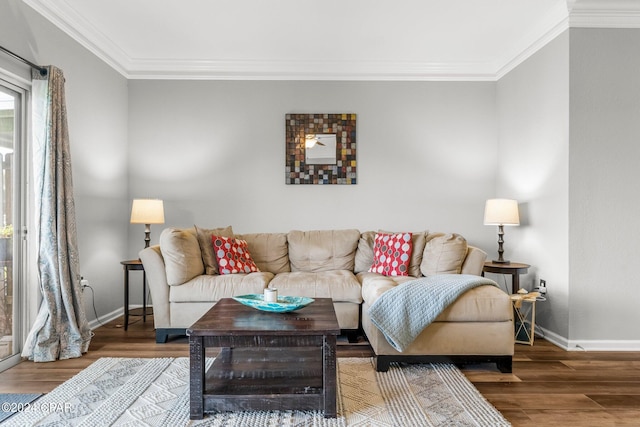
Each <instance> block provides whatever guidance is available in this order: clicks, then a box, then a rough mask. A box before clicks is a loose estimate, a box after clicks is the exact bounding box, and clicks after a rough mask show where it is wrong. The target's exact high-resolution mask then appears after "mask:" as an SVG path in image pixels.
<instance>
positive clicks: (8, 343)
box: [0, 79, 25, 370]
mask: <svg viewBox="0 0 640 427" xmlns="http://www.w3.org/2000/svg"><path fill="white" fill-rule="evenodd" d="M24 97H25V92H24V90H22V89H21V88H19V87H16V86H14V85H12V84H10V83H8V82H6V81H4V80H2V79H0V370H1V369H3V368H6V367H8V366H10V365H11V364H12V363H11V359H13V360H16V361H17V360H18V359H19V357H18V355H19V353H20V351H21V348H20V346H21V337H22V324H21V323H22V321H21V319H22V312H23V305H22V304H23V303H24V301H22V298H21V295H22V292H21V277H22V274H21V272H22V268H21V265H22V259H21V258H22V256H21V253H22V250H21V248H22V244H21V239H20V236H21V234H22V233H21V232H20V231H21V230H22V220H21V218H22V211H23V209H22V208H21V206H22V200H23V197H22V194H23V192H22V182H23V180H22V175H21V169H22V167H21V157H22V156H21V149H22V148H23V146H24V144H23V140H24V136H25V135H24V134H25V132H24V129H25V126H24V124H25V108H24Z"/></svg>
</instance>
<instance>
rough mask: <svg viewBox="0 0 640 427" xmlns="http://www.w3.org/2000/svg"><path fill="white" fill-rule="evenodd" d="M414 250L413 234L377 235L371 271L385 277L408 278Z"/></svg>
mask: <svg viewBox="0 0 640 427" xmlns="http://www.w3.org/2000/svg"><path fill="white" fill-rule="evenodd" d="M412 249H413V243H412V241H411V233H397V234H386V233H377V234H376V237H375V239H374V241H373V264H372V265H371V268H370V269H369V271H370V272H372V273H378V274H382V275H383V276H408V275H409V262H410V260H411V251H412Z"/></svg>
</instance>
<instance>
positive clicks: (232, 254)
mask: <svg viewBox="0 0 640 427" xmlns="http://www.w3.org/2000/svg"><path fill="white" fill-rule="evenodd" d="M212 241H213V250H214V252H215V254H216V261H218V271H219V272H220V274H238V273H255V272H257V271H259V270H258V267H257V266H256V263H255V262H253V258H251V253H250V252H249V249H247V242H245V241H244V240H240V239H236V238H235V237H223V236H213V238H212Z"/></svg>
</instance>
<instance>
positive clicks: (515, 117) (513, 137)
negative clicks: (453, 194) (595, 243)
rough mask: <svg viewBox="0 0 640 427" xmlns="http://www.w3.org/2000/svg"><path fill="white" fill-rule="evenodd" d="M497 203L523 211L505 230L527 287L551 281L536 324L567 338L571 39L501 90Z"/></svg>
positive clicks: (516, 73)
mask: <svg viewBox="0 0 640 427" xmlns="http://www.w3.org/2000/svg"><path fill="white" fill-rule="evenodd" d="M497 105H498V108H497V110H498V141H499V143H498V150H499V153H498V158H499V159H500V161H499V165H498V184H497V192H496V194H497V196H499V197H505V198H513V199H516V200H518V202H519V203H520V214H521V225H520V226H519V227H506V228H505V242H506V243H505V245H506V247H507V249H510V250H511V251H512V256H511V257H510V259H511V260H513V261H519V262H524V263H527V264H530V265H531V266H532V268H531V269H530V270H529V274H528V275H527V276H526V277H524V278H521V280H522V283H521V285H522V286H524V287H525V288H526V289H528V290H531V289H533V288H534V287H536V286H537V283H538V280H539V279H540V278H543V279H545V280H546V281H547V287H548V301H546V302H540V303H538V304H537V316H538V317H537V321H538V322H537V323H538V324H539V325H541V326H542V327H544V328H545V329H547V330H548V331H551V332H553V333H555V334H558V335H560V336H561V337H568V336H569V327H568V324H569V323H568V316H569V243H568V238H569V205H568V195H569V178H568V177H569V32H568V31H566V32H564V33H563V34H561V35H560V36H558V37H557V38H556V39H554V40H553V41H552V42H550V43H549V44H547V45H546V46H544V47H543V48H542V49H540V50H539V51H538V52H536V53H535V54H534V55H533V56H531V57H530V58H529V59H527V60H526V61H525V62H523V63H522V64H520V65H519V66H518V67H517V68H515V69H514V70H513V71H511V72H510V73H509V74H507V75H506V76H504V77H503V78H502V79H500V81H499V82H498V84H497Z"/></svg>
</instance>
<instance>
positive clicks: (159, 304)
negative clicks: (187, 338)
mask: <svg viewBox="0 0 640 427" xmlns="http://www.w3.org/2000/svg"><path fill="white" fill-rule="evenodd" d="M138 255H139V256H140V260H141V261H142V265H143V266H144V271H145V274H146V275H147V282H148V283H149V290H150V291H151V299H152V301H153V321H154V325H155V327H156V329H158V328H169V327H171V318H170V314H169V284H168V283H167V274H166V271H165V266H164V258H162V253H161V252H160V246H158V245H154V246H151V247H148V248H145V249H143V250H141V251H140V252H139V254H138Z"/></svg>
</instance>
